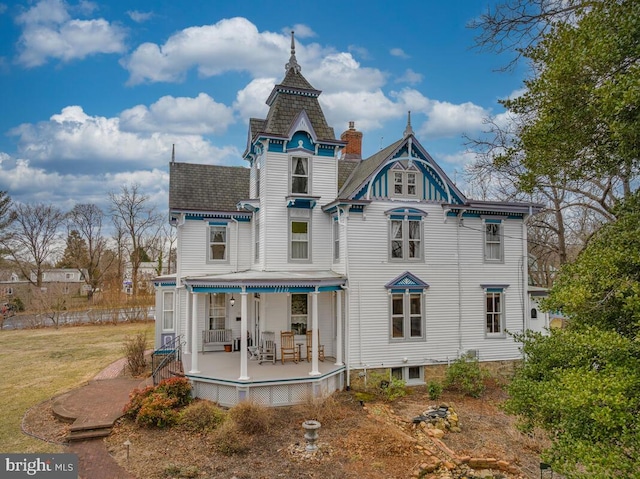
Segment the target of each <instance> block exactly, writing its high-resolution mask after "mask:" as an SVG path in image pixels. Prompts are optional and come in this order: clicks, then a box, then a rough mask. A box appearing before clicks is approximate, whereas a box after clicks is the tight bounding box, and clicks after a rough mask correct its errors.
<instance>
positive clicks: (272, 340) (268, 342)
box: [258, 331, 276, 364]
mask: <svg viewBox="0 0 640 479" xmlns="http://www.w3.org/2000/svg"><path fill="white" fill-rule="evenodd" d="M269 360H271V362H272V363H273V364H275V363H276V333H274V332H273V331H263V333H262V338H261V340H260V347H259V348H258V364H262V362H263V361H269Z"/></svg>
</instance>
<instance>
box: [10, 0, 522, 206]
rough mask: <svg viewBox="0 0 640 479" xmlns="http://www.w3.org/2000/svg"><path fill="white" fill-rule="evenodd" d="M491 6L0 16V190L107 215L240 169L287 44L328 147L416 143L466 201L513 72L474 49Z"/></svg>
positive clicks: (333, 5) (53, 6) (241, 6)
mask: <svg viewBox="0 0 640 479" xmlns="http://www.w3.org/2000/svg"><path fill="white" fill-rule="evenodd" d="M490 2H493V0H456V1H449V2H443V1H434V0H416V1H410V0H408V1H400V0H398V1H395V2H390V1H374V0H367V1H361V0H343V1H340V2H338V1H334V0H324V1H323V2H300V1H289V0H279V1H277V2H276V1H269V0H261V1H254V0H245V1H243V2H232V1H224V2H222V1H217V0H208V1H200V0H190V1H175V0H153V1H151V0H109V1H95V2H94V1H67V2H65V1H62V0H34V1H28V0H18V1H15V2H9V1H7V0H0V92H1V93H0V190H5V191H8V193H9V195H10V196H11V198H12V199H13V200H14V201H16V202H23V203H32V204H35V203H47V204H49V203H53V204H55V205H56V206H58V207H59V208H61V209H62V210H70V209H71V208H72V207H73V206H74V205H75V204H77V203H95V204H97V205H98V206H100V207H101V208H103V209H104V210H105V211H106V210H107V209H108V196H109V193H110V192H115V193H117V192H118V191H120V188H121V187H122V185H132V184H137V185H139V187H140V190H141V191H142V192H143V193H144V194H146V195H148V197H149V201H150V202H151V203H153V204H154V205H157V208H158V210H159V211H160V212H163V211H166V210H167V208H168V206H167V205H168V186H169V177H168V164H169V161H170V160H171V150H172V145H175V151H176V161H180V162H189V163H206V164H221V165H229V166H248V165H247V163H246V161H244V160H243V159H242V157H241V155H242V152H243V151H244V148H245V146H246V141H247V131H248V121H249V118H252V117H255V118H264V117H265V116H266V113H267V111H268V107H267V105H266V103H265V101H266V99H267V97H268V95H269V93H270V92H271V89H272V88H273V86H274V85H275V84H276V83H279V82H280V81H281V80H282V79H283V78H284V73H285V70H284V65H285V64H286V63H287V61H288V60H289V55H290V42H291V37H290V32H291V31H292V30H294V31H295V39H296V57H297V60H298V63H299V64H300V66H301V67H302V74H303V75H304V76H305V78H306V79H307V80H308V81H309V82H310V83H311V84H312V85H313V86H314V87H315V88H316V89H318V90H321V91H322V94H321V95H320V98H319V100H320V104H321V106H322V108H323V110H324V113H325V116H326V118H327V121H328V122H329V124H330V125H331V126H333V128H334V130H335V132H336V136H337V137H339V136H340V133H341V132H343V131H344V130H346V129H347V127H348V122H349V121H355V126H356V129H358V130H360V131H362V132H363V134H364V137H363V156H364V157H368V156H370V155H373V154H374V153H375V152H376V151H378V150H379V149H380V148H382V147H385V146H387V145H389V144H390V143H392V142H394V141H396V140H398V139H399V138H401V137H402V133H403V131H404V129H405V126H406V121H407V111H411V121H412V126H413V129H414V132H415V134H416V137H417V138H418V140H419V141H420V143H421V144H422V145H423V147H424V148H425V149H426V150H427V151H428V152H429V153H430V154H431V156H432V157H433V158H434V159H435V160H436V162H437V163H438V164H439V165H440V166H441V167H442V168H443V169H444V170H445V171H446V172H447V174H449V176H450V177H451V178H452V179H454V180H455V181H457V182H458V183H459V184H460V186H461V188H463V190H464V184H461V182H462V175H461V172H462V171H463V169H464V165H465V164H467V163H469V162H470V161H472V160H473V154H472V153H470V152H469V151H467V150H468V147H467V146H466V140H465V138H464V136H465V135H467V136H470V137H477V136H479V135H480V134H481V132H482V130H483V128H484V124H483V122H484V120H485V119H486V118H487V117H489V116H494V117H497V118H498V119H500V118H502V117H504V116H505V113H504V111H503V109H502V107H501V106H500V104H499V103H498V100H499V99H503V98H506V97H509V96H513V95H516V94H518V92H519V91H521V88H522V80H523V78H524V73H523V71H522V70H521V69H516V70H513V71H510V72H506V73H505V72H499V71H497V70H498V69H499V68H500V67H502V66H504V65H505V64H506V63H507V62H508V61H509V59H510V58H508V57H505V56H498V55H496V54H493V53H486V52H480V51H478V50H477V49H475V48H473V46H474V37H475V36H476V35H477V34H478V32H477V31H474V30H471V29H469V28H468V27H467V25H468V24H469V22H470V21H471V20H473V19H474V18H477V17H478V16H479V15H480V14H482V13H483V12H485V11H486V9H487V8H488V7H489V6H490V5H491V3H490Z"/></svg>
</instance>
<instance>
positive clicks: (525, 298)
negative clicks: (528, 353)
mask: <svg viewBox="0 0 640 479" xmlns="http://www.w3.org/2000/svg"><path fill="white" fill-rule="evenodd" d="M532 216H533V207H532V206H531V205H529V214H528V215H527V217H526V218H525V219H524V221H523V222H522V332H523V333H524V332H525V331H526V330H527V316H528V310H529V308H528V305H529V294H528V292H527V289H528V286H529V274H528V272H529V255H528V248H527V246H528V241H527V224H529V220H530V219H531V217H532Z"/></svg>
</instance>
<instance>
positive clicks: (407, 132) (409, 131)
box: [404, 110, 413, 138]
mask: <svg viewBox="0 0 640 479" xmlns="http://www.w3.org/2000/svg"><path fill="white" fill-rule="evenodd" d="M409 135H413V128H411V110H409V112H408V114H407V127H406V128H405V129H404V137H405V138H406V137H407V136H409Z"/></svg>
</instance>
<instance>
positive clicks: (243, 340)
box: [238, 287, 249, 381]
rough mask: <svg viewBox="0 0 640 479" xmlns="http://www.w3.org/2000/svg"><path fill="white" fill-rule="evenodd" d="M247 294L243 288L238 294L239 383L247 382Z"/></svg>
mask: <svg viewBox="0 0 640 479" xmlns="http://www.w3.org/2000/svg"><path fill="white" fill-rule="evenodd" d="M248 346H249V344H248V343H247V292H246V291H245V289H244V287H243V288H242V292H241V293H240V377H239V378H238V380H239V381H248V380H249V373H248V371H247V347H248Z"/></svg>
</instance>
